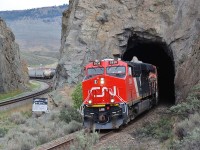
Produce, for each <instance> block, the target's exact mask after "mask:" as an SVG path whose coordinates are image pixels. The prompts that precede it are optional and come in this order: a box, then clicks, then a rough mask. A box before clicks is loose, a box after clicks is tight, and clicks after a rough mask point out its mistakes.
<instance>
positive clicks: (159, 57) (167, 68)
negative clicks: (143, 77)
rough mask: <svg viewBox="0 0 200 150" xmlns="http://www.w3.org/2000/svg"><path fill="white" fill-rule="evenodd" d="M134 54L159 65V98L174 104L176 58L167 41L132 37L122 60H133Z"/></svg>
mask: <svg viewBox="0 0 200 150" xmlns="http://www.w3.org/2000/svg"><path fill="white" fill-rule="evenodd" d="M133 56H136V57H137V58H138V59H139V60H140V61H142V62H144V63H150V64H153V65H155V66H156V67H157V71H158V88H159V100H160V102H161V103H167V104H174V103H175V88H174V76H175V68H174V58H173V54H172V51H171V50H170V49H169V48H168V46H167V45H166V43H163V42H160V41H155V40H147V39H141V38H140V39H139V38H136V37H131V38H129V40H128V44H127V48H126V51H125V52H124V53H123V54H122V60H125V61H131V60H132V58H133Z"/></svg>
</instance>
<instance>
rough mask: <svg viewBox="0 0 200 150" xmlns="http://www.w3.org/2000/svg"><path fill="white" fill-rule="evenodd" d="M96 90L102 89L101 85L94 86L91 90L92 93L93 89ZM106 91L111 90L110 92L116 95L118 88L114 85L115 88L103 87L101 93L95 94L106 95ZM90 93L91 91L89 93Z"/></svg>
mask: <svg viewBox="0 0 200 150" xmlns="http://www.w3.org/2000/svg"><path fill="white" fill-rule="evenodd" d="M94 90H100V87H92V88H91V90H90V91H89V92H90V93H92V91H94ZM105 91H106V92H109V94H110V95H111V96H115V95H116V91H117V88H116V86H113V89H111V88H107V87H102V89H101V94H100V95H94V97H104V96H105ZM88 94H89V93H88Z"/></svg>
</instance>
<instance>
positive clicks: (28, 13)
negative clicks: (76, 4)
mask: <svg viewBox="0 0 200 150" xmlns="http://www.w3.org/2000/svg"><path fill="white" fill-rule="evenodd" d="M66 8H67V5H61V6H52V7H42V8H34V9H27V10H14V11H0V16H1V17H2V18H3V19H5V20H6V21H14V20H15V21H16V20H21V19H44V21H45V20H46V19H47V18H54V17H61V15H62V12H63V11H64V10H65V9H66ZM52 20H53V19H52ZM48 21H50V20H48V19H47V22H48Z"/></svg>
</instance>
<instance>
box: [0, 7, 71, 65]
mask: <svg viewBox="0 0 200 150" xmlns="http://www.w3.org/2000/svg"><path fill="white" fill-rule="evenodd" d="M67 7H68V6H67V5H62V6H53V7H44V8H37V9H29V10H18V11H2V12H0V17H1V18H4V19H5V20H6V22H7V24H8V26H9V27H10V28H11V30H12V31H13V33H14V34H15V37H16V42H17V43H18V44H19V47H20V50H21V52H22V53H27V52H28V53H29V56H31V54H32V53H36V52H41V51H42V52H43V53H47V54H45V55H48V54H51V53H49V52H54V53H56V54H55V56H59V49H60V38H61V17H62V12H63V11H64V10H65V9H66V8H67ZM23 56H24V55H22V59H26V58H27V57H23ZM49 56H50V57H51V55H49ZM50 59H51V58H50ZM28 61H29V60H28ZM29 62H32V61H29ZM29 65H31V64H29Z"/></svg>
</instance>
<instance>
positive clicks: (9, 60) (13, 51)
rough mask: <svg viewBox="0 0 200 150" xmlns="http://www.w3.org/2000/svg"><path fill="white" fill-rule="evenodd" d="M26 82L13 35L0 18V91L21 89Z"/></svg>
mask: <svg viewBox="0 0 200 150" xmlns="http://www.w3.org/2000/svg"><path fill="white" fill-rule="evenodd" d="M26 83H27V76H26V75H25V74H24V72H23V68H22V65H21V60H20V54H19V46H18V44H17V43H15V36H14V34H13V33H12V32H11V30H10V29H9V28H8V27H7V26H6V23H5V22H4V21H3V20H2V19H1V18H0V93H3V92H8V91H11V90H16V89H21V90H22V89H24V88H25V84H26Z"/></svg>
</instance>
